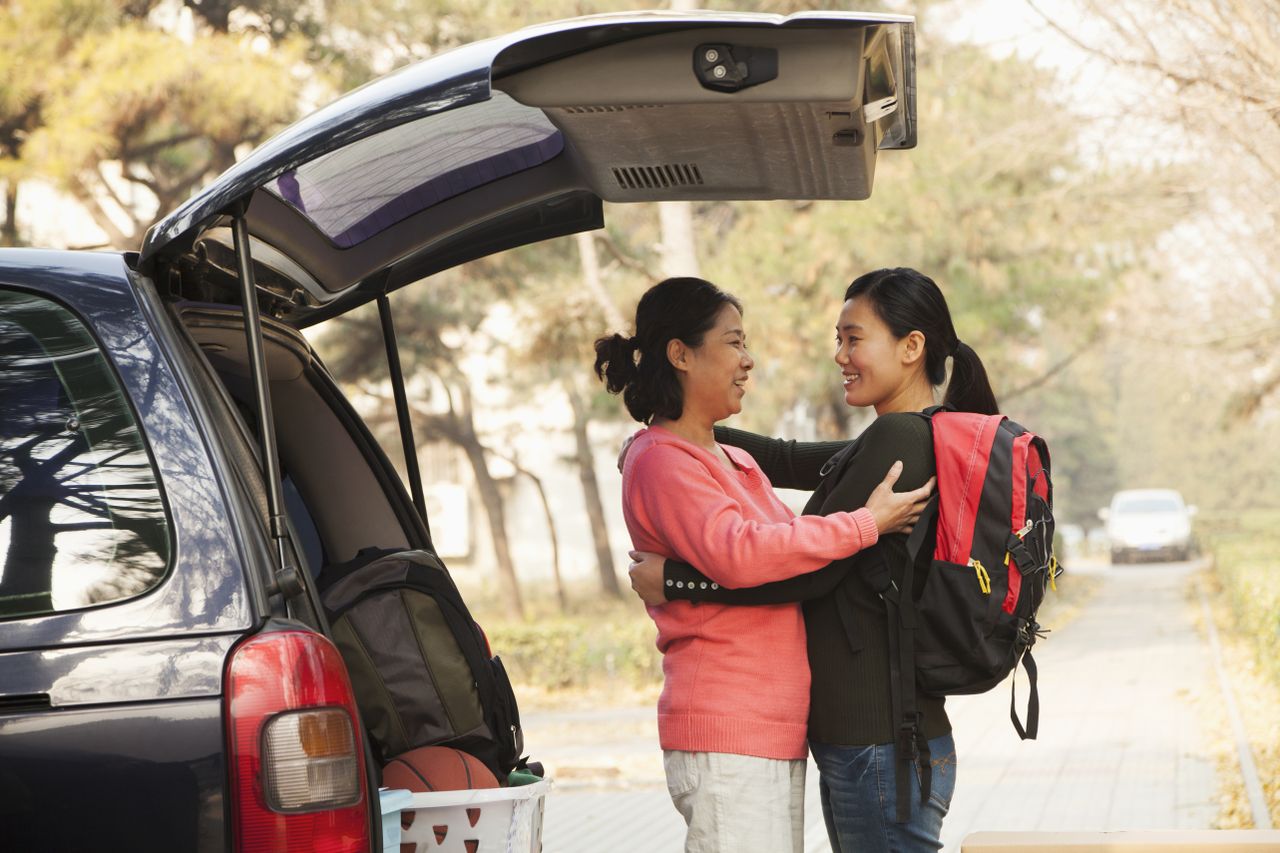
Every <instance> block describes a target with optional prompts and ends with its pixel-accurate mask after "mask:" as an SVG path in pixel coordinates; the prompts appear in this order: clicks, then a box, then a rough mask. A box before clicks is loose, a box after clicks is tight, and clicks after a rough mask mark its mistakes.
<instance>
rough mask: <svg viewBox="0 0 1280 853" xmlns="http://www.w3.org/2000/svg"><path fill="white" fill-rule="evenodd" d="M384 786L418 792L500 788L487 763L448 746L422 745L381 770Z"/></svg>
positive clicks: (394, 759) (397, 757) (395, 759)
mask: <svg viewBox="0 0 1280 853" xmlns="http://www.w3.org/2000/svg"><path fill="white" fill-rule="evenodd" d="M382 784H383V785H384V786H385V787H388V788H405V789H407V790H410V791H413V792H415V793H424V792H426V791H464V790H467V789H471V788H497V787H499V786H498V780H497V778H496V777H495V776H494V775H493V772H492V771H490V770H489V768H488V767H485V766H484V762H482V761H481V760H480V759H478V758H476V757H475V756H474V755H470V754H469V753H466V752H463V751H462V750H460V749H451V748H449V747H447V746H423V747H419V748H418V749H411V750H409V751H408V752H406V753H404V754H402V755H397V756H396V757H395V758H393V759H391V760H390V761H388V762H387V764H386V766H385V767H383V768H382Z"/></svg>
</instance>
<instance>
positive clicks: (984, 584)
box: [969, 559, 991, 595]
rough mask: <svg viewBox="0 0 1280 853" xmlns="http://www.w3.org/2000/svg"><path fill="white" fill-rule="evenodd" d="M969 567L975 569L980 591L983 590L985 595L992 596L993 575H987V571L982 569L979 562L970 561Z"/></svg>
mask: <svg viewBox="0 0 1280 853" xmlns="http://www.w3.org/2000/svg"><path fill="white" fill-rule="evenodd" d="M969 565H970V566H972V567H973V572H974V574H976V575H977V576H978V589H980V590H982V594H983V595H990V594H991V575H989V574H987V570H986V569H985V568H983V567H982V563H981V562H980V561H978V560H974V559H970V560H969Z"/></svg>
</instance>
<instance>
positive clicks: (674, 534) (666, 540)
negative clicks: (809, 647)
mask: <svg viewBox="0 0 1280 853" xmlns="http://www.w3.org/2000/svg"><path fill="white" fill-rule="evenodd" d="M635 327H636V334H635V337H633V338H624V337H623V336H621V335H613V336H611V337H608V338H602V339H600V340H599V341H597V342H596V353H597V357H596V372H597V373H598V374H600V375H601V376H602V377H603V378H605V379H606V381H607V384H608V388H609V390H610V391H612V392H615V393H616V392H619V391H621V392H622V395H623V400H624V401H625V403H626V405H627V409H628V410H629V411H630V412H631V415H632V416H633V417H634V418H635V419H636V420H638V421H640V422H642V423H645V424H648V425H649V428H648V429H646V430H642V431H641V432H640V433H639V434H638V435H637V437H636V439H635V441H634V442H633V444H632V445H631V448H630V452H629V454H628V456H627V459H626V464H625V466H624V468H623V476H622V497H623V514H624V517H625V519H626V523H627V529H628V530H629V531H630V533H631V538H632V542H633V543H634V544H635V547H636V548H638V549H643V550H646V551H652V552H655V553H658V554H661V555H663V556H664V557H674V556H676V555H679V556H681V557H684V558H686V559H688V560H691V561H693V562H695V563H696V564H697V565H698V566H699V567H701V568H702V570H703V571H704V572H705V575H701V576H700V579H699V580H698V581H697V583H698V584H699V585H700V587H701V588H702V589H705V590H708V591H711V592H715V591H718V590H720V589H722V588H727V587H743V586H753V585H758V584H763V583H768V582H770V581H777V580H781V579H784V578H788V577H791V576H793V575H796V574H797V573H801V572H811V571H814V570H815V569H818V568H821V567H822V566H825V565H826V564H827V563H829V562H831V561H832V560H834V559H838V558H841V557H847V556H848V555H850V554H853V553H854V552H856V551H858V550H860V549H862V548H866V547H867V546H869V545H873V544H875V542H876V540H877V539H878V537H879V534H880V533H881V532H888V531H892V530H899V529H906V528H908V527H909V526H910V523H911V522H912V521H914V519H915V518H917V517H918V516H919V513H920V510H921V509H922V507H923V504H924V501H925V499H926V498H927V496H928V489H920V490H917V491H916V492H912V493H907V494H901V495H895V494H894V493H893V492H892V484H893V481H894V480H896V478H897V475H896V472H894V473H891V474H890V476H888V477H886V478H884V482H883V483H881V484H880V485H879V486H877V487H876V488H875V489H874V490H872V489H869V490H868V495H867V499H866V501H865V503H866V506H865V507H864V508H858V507H854V506H849V507H848V508H847V509H848V510H850V511H848V512H845V511H840V512H833V513H830V514H828V515H825V516H807V517H804V518H795V517H794V516H793V515H792V513H791V512H790V511H789V510H788V509H787V508H786V506H785V505H784V504H782V502H781V501H779V500H778V498H777V496H776V495H774V493H773V489H772V487H771V486H770V483H769V480H768V479H767V478H766V477H765V476H764V475H763V474H762V473H761V471H760V469H759V468H758V467H757V465H756V463H755V460H754V459H753V458H752V457H751V455H750V454H749V453H747V452H746V451H743V450H739V449H737V448H734V447H722V446H721V445H719V444H717V443H716V441H715V438H714V435H713V433H712V430H713V428H714V426H715V424H716V422H717V421H721V420H723V419H725V418H727V417H729V416H730V415H732V414H735V413H737V412H738V411H740V410H741V408H742V398H743V395H744V394H745V393H746V383H747V377H748V375H749V373H750V372H751V369H752V367H753V366H754V361H753V359H752V357H751V356H750V354H748V352H747V347H746V340H747V337H746V332H745V330H744V328H743V323H742V309H741V306H740V305H739V303H738V301H737V300H736V299H734V298H733V297H732V296H730V295H728V294H727V293H724V292H722V291H721V290H719V289H718V288H716V287H715V286H714V285H712V284H710V283H708V282H706V281H702V280H701V279H695V278H676V279H668V280H666V281H664V282H661V283H660V284H657V285H655V286H654V287H653V288H651V289H650V290H649V291H648V292H647V293H645V295H644V297H643V298H642V299H641V300H640V304H639V306H638V307H637V309H636V320H635ZM859 506H861V504H860V505H859ZM855 510H856V511H855ZM682 585H683V582H682ZM650 614H651V615H652V616H653V619H654V622H656V623H657V626H658V648H659V649H660V650H661V651H662V653H663V674H664V676H665V683H664V686H663V691H662V697H661V698H660V699H659V702H658V734H659V738H660V741H661V744H662V748H663V750H664V763H665V767H666V774H667V785H668V789H669V791H670V794H671V797H672V800H673V801H674V802H675V805H676V808H677V809H678V810H679V811H680V813H681V814H682V815H683V816H684V818H685V821H686V822H687V823H688V827H689V829H688V834H687V836H686V843H685V849H686V851H697V853H704V851H705V853H712V851H737V850H768V851H770V853H785V851H795V853H800V851H801V850H802V849H803V848H802V833H803V803H804V758H805V721H806V719H807V718H808V704H809V666H808V664H807V662H806V660H805V638H804V624H803V621H802V618H801V615H800V608H799V607H798V606H797V605H796V604H795V603H792V602H778V603H774V604H771V605H766V606H762V607H758V608H741V607H727V606H721V605H716V604H706V605H701V606H694V605H692V604H689V603H688V602H675V603H672V604H668V605H666V606H664V607H661V608H653V609H651V610H650Z"/></svg>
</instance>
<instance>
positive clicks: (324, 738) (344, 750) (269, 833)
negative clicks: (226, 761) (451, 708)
mask: <svg viewBox="0 0 1280 853" xmlns="http://www.w3.org/2000/svg"><path fill="white" fill-rule="evenodd" d="M225 701H226V710H227V713H226V720H227V739H228V743H229V754H230V767H231V797H232V809H231V811H232V826H233V833H232V834H233V838H234V839H235V849H236V850H237V851H238V853H259V851H261V853H267V851H272V853H277V851H299V853H302V851H306V853H312V851H316V853H367V851H368V850H369V849H370V839H369V811H368V809H369V806H368V797H367V792H366V789H365V775H364V749H363V745H362V742H361V739H360V735H359V734H358V732H359V729H358V727H357V725H356V720H357V719H358V717H357V716H356V709H355V697H354V695H353V694H352V692H351V681H350V679H349V678H348V676H347V669H346V666H344V665H343V663H342V658H341V656H340V655H339V654H338V650H337V649H336V648H335V647H334V645H333V643H331V642H329V640H327V639H326V638H325V637H323V636H321V635H319V634H316V633H312V632H310V631H294V630H286V631H264V632H262V633H260V634H256V635H255V636H253V637H250V638H249V639H248V640H246V641H245V642H243V643H241V644H240V645H239V646H237V647H236V648H235V650H234V651H232V653H231V657H230V659H229V660H228V662H227V678H226V700H225Z"/></svg>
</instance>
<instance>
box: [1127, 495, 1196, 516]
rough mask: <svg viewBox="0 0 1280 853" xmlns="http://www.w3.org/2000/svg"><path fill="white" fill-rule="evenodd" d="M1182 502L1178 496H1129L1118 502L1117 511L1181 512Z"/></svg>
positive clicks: (1133, 512) (1134, 512)
mask: <svg viewBox="0 0 1280 853" xmlns="http://www.w3.org/2000/svg"><path fill="white" fill-rule="evenodd" d="M1181 511H1182V503H1181V502H1179V501H1178V499H1177V498H1165V497H1148V498H1128V499H1125V500H1121V501H1119V502H1117V503H1116V512H1123V513H1129V514H1137V513H1145V512H1181Z"/></svg>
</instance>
